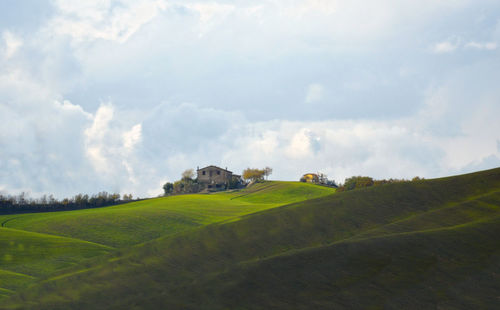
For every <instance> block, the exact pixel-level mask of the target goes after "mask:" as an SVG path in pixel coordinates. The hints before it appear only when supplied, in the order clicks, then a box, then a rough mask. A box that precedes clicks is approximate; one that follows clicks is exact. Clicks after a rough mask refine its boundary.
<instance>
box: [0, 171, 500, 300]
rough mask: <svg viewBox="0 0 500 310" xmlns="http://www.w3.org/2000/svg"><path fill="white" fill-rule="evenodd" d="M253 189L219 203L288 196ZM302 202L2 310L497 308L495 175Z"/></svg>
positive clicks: (105, 263) (207, 231) (113, 260)
mask: <svg viewBox="0 0 500 310" xmlns="http://www.w3.org/2000/svg"><path fill="white" fill-rule="evenodd" d="M292 184H295V185H294V186H298V187H300V184H296V183H292ZM261 186H262V188H260V189H259V188H256V189H254V192H253V193H230V194H224V195H225V197H226V199H229V200H238V199H242V201H244V202H247V203H250V202H253V203H255V202H259V203H263V204H266V203H270V202H271V201H273V199H274V198H272V196H274V197H282V198H283V197H287V196H288V195H289V194H286V192H287V191H288V189H287V188H286V187H285V186H284V185H281V186H282V188H281V193H282V194H279V195H278V194H276V195H274V194H273V193H277V192H278V189H279V188H278V187H276V188H275V189H273V188H270V187H269V186H275V185H274V183H268V184H267V185H266V184H264V185H261ZM318 188H319V187H318ZM274 190H277V191H276V192H274ZM301 190H302V189H301ZM301 190H295V191H292V192H299V191H301ZM306 192H307V191H306ZM259 195H260V196H259ZM266 195H269V196H270V197H269V200H266V198H265V197H266ZM292 196H293V195H292ZM231 198H233V199H231ZM282 198H281V199H282ZM308 198H309V199H307V200H300V199H298V197H295V198H290V199H288V202H289V203H288V204H284V205H281V206H277V205H273V206H274V207H272V208H267V207H264V208H262V209H260V210H258V212H253V213H249V214H246V215H244V214H238V215H235V216H234V217H231V218H228V219H226V220H221V221H214V222H212V223H207V224H206V225H201V226H198V227H196V228H192V229H186V230H183V231H179V232H177V233H175V234H167V235H164V236H161V237H159V238H156V239H152V240H150V241H147V242H144V243H141V244H137V245H134V246H131V247H127V248H122V249H120V250H119V251H115V252H111V253H110V254H107V255H101V256H99V259H91V260H86V261H82V262H81V263H80V264H78V265H75V266H74V267H69V268H66V269H63V270H59V271H57V272H54V273H52V274H51V276H50V277H47V278H45V280H44V281H42V282H38V283H37V284H36V285H33V286H31V287H30V288H29V289H26V290H18V292H17V293H16V294H14V295H13V296H11V297H10V298H9V299H5V303H4V304H3V305H2V306H0V308H2V309H20V308H22V309H89V308H92V309H124V308H127V309H163V308H165V309H292V308H293V309H436V308H439V309H496V308H498V305H499V304H500V300H499V297H500V242H499V241H498V236H499V235H500V169H493V170H488V171H482V172H478V173H473V174H467V175H462V176H455V177H447V178H441V179H433V180H422V181H416V182H404V183H395V184H386V185H380V186H376V187H370V188H364V189H358V190H353V191H348V192H342V193H337V194H334V195H325V196H322V195H317V197H314V195H311V196H310V197H308ZM285 200H286V199H285ZM285 200H282V201H285Z"/></svg>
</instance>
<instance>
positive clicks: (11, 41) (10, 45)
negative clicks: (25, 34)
mask: <svg viewBox="0 0 500 310" xmlns="http://www.w3.org/2000/svg"><path fill="white" fill-rule="evenodd" d="M3 39H4V41H5V58H6V59H9V58H11V57H12V56H14V54H15V53H16V52H17V50H18V49H19V48H20V47H21V46H22V45H23V40H22V39H21V38H20V37H18V36H16V35H15V34H13V33H12V32H10V31H4V32H3Z"/></svg>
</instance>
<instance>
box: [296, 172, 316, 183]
mask: <svg viewBox="0 0 500 310" xmlns="http://www.w3.org/2000/svg"><path fill="white" fill-rule="evenodd" d="M300 181H302V182H307V183H319V176H318V175H317V174H316V173H306V174H304V175H303V176H302V178H300Z"/></svg>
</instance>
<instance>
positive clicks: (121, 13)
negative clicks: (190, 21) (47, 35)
mask: <svg viewBox="0 0 500 310" xmlns="http://www.w3.org/2000/svg"><path fill="white" fill-rule="evenodd" d="M54 6H55V7H56V9H57V10H58V11H59V14H58V15H56V16H54V17H53V19H52V20H51V21H50V22H49V23H48V28H47V29H46V31H48V32H52V33H57V34H59V35H69V36H70V37H71V38H72V39H73V40H74V41H75V42H77V43H78V42H82V41H89V40H96V39H104V40H110V41H117V42H118V43H124V42H126V41H127V40H128V39H129V38H130V36H132V35H133V34H134V33H135V32H137V30H138V29H139V28H140V27H141V26H143V25H144V24H146V23H148V22H149V21H151V20H152V19H153V18H155V17H156V16H157V15H158V14H159V12H160V11H162V10H165V9H166V7H167V5H166V2H165V1H161V0H141V1H127V0H120V1H110V0H105V1H100V0H93V1H84V2H78V3H77V2H74V1H68V0H56V1H54Z"/></svg>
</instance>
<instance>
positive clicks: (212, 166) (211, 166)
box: [196, 165, 233, 173]
mask: <svg viewBox="0 0 500 310" xmlns="http://www.w3.org/2000/svg"><path fill="white" fill-rule="evenodd" d="M207 168H216V169H220V170H224V171H227V172H230V173H233V172H232V171H229V170H227V169H224V168H221V167H217V166H214V165H210V166H206V167H203V168H201V169H200V168H198V169H196V171H198V170H204V169H207Z"/></svg>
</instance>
